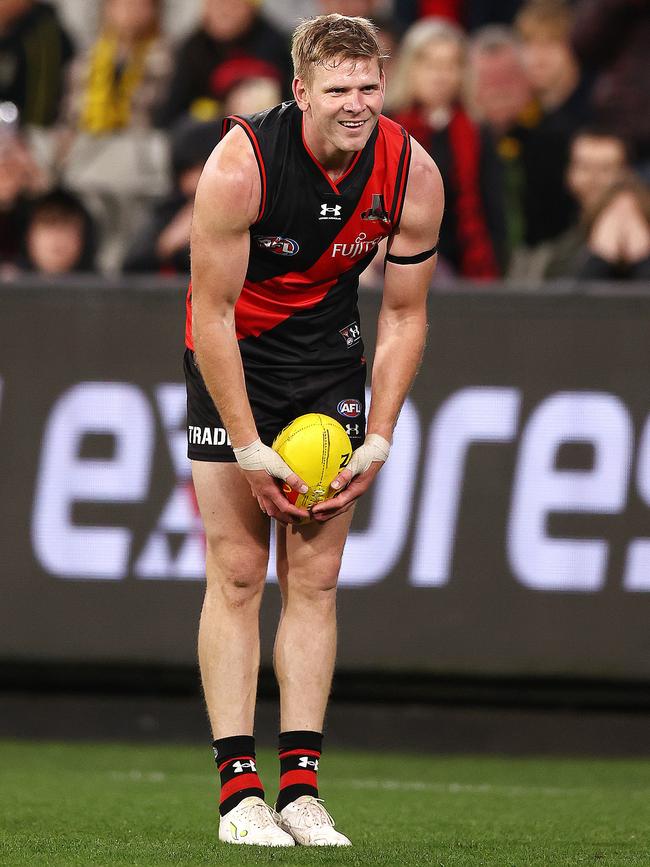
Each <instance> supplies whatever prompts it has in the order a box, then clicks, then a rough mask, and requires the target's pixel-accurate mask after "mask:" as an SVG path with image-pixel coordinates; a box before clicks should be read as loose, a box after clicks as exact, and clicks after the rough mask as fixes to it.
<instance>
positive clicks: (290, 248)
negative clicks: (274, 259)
mask: <svg viewBox="0 0 650 867" xmlns="http://www.w3.org/2000/svg"><path fill="white" fill-rule="evenodd" d="M255 240H256V241H257V245H258V247H261V248H262V249H263V250H268V251H269V253H276V254H277V255H278V256H295V255H296V253H297V252H298V250H299V249H300V245H299V244H298V242H297V241H294V240H293V239H292V238H282V237H281V236H280V235H256V236H255Z"/></svg>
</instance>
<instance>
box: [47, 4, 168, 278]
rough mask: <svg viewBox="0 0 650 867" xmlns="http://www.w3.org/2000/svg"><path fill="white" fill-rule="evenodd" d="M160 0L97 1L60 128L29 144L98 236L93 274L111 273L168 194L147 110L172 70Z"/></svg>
mask: <svg viewBox="0 0 650 867" xmlns="http://www.w3.org/2000/svg"><path fill="white" fill-rule="evenodd" d="M160 6H161V0H138V2H137V3H135V2H133V0H103V2H102V25H101V30H100V33H99V35H98V37H97V38H96V40H95V41H94V43H93V44H92V45H91V46H90V48H89V49H88V51H87V52H85V53H84V54H83V55H82V56H81V57H80V58H79V59H78V60H77V61H76V62H75V63H74V64H73V67H72V70H71V76H70V84H69V92H68V94H67V96H66V99H65V100H64V111H63V113H62V118H61V124H60V126H59V127H58V128H57V130H56V132H55V134H53V135H51V136H40V137H39V138H38V139H35V145H36V146H37V147H38V148H39V150H40V151H41V153H42V154H43V158H44V159H46V160H48V161H49V162H50V163H51V165H52V166H53V167H54V168H55V170H56V171H58V172H59V173H60V177H61V178H62V183H63V184H64V185H65V187H66V188H67V189H70V190H73V191H74V192H76V193H77V194H78V195H79V196H80V197H81V198H82V199H83V201H84V203H85V204H86V206H87V207H88V208H89V209H90V210H91V212H92V213H93V216H94V218H95V220H96V221H97V223H98V225H99V227H100V231H99V236H100V238H101V245H100V246H99V249H98V253H97V261H98V264H99V267H100V268H101V270H103V271H113V270H116V269H117V268H118V267H119V264H120V263H121V260H122V257H123V255H124V245H125V243H126V239H129V240H130V238H131V237H132V232H133V227H134V225H135V224H136V223H137V221H138V219H139V218H141V216H142V214H143V213H144V212H145V211H146V209H147V207H148V205H149V203H150V202H151V200H152V199H153V198H155V197H156V196H161V195H165V194H166V193H167V192H168V190H169V175H168V171H169V166H168V143H167V137H166V135H165V134H163V133H161V132H160V131H159V130H158V129H154V128H153V126H152V111H153V107H154V104H155V103H157V102H158V100H159V99H160V98H161V96H162V93H163V92H164V87H165V85H166V81H167V80H168V76H169V73H170V70H171V50H170V49H169V48H168V46H167V43H166V42H165V40H164V39H163V38H162V37H161V35H160Z"/></svg>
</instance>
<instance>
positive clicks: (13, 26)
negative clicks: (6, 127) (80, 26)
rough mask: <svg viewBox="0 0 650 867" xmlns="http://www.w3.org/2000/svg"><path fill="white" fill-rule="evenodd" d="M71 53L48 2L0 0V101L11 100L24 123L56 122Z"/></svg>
mask: <svg viewBox="0 0 650 867" xmlns="http://www.w3.org/2000/svg"><path fill="white" fill-rule="evenodd" d="M72 55H73V47H72V43H71V41H70V39H69V37H68V35H67V33H66V32H65V30H64V29H63V27H62V26H61V23H60V21H59V18H58V15H57V13H56V11H55V10H54V9H53V8H52V7H51V6H50V5H49V4H48V3H41V2H35V0H0V102H4V101H8V102H13V103H14V104H15V105H16V106H17V107H18V110H19V112H20V116H21V122H22V123H23V124H35V125H37V126H50V125H51V124H52V123H54V121H55V120H56V119H57V116H58V114H59V103H60V100H61V94H62V92H63V78H64V72H65V67H66V64H67V63H68V61H69V60H70V59H71V57H72Z"/></svg>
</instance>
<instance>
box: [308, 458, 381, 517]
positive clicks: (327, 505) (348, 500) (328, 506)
mask: <svg viewBox="0 0 650 867" xmlns="http://www.w3.org/2000/svg"><path fill="white" fill-rule="evenodd" d="M382 466H383V463H377V462H375V463H372V464H371V465H370V467H369V468H368V469H367V470H366V471H365V473H360V474H359V475H358V476H355V477H354V478H353V479H352V481H351V482H350V483H349V485H348V486H347V487H346V488H345V489H344V490H342V491H341V493H340V494H337V495H336V496H335V497H330V499H329V500H323V501H322V502H320V503H316V505H315V506H314V507H313V508H312V509H310V513H311V516H312V518H313V520H314V521H318V522H319V523H324V522H325V521H329V520H331V519H332V518H336V517H337V515H342V514H343V513H344V512H347V511H348V509H351V508H352V506H353V505H354V503H355V502H356V500H358V499H359V497H360V496H361V495H362V494H365V492H366V491H367V490H368V488H369V487H370V485H371V484H372V483H373V481H374V479H375V476H376V475H377V473H378V472H379V470H380V469H381V468H382Z"/></svg>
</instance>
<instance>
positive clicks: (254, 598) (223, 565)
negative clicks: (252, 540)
mask: <svg viewBox="0 0 650 867" xmlns="http://www.w3.org/2000/svg"><path fill="white" fill-rule="evenodd" d="M208 564H209V568H208V570H207V571H208V582H207V592H208V593H209V594H213V593H218V594H219V596H220V597H221V599H222V600H224V601H225V602H226V604H227V605H228V606H229V607H231V608H242V607H244V606H245V605H247V604H249V603H251V602H257V603H259V599H260V597H261V595H262V591H263V590H264V582H265V580H266V570H267V560H266V556H265V553H263V552H260V553H259V554H257V553H255V552H251V551H233V550H231V551H223V550H221V551H220V552H219V554H218V555H217V556H210V557H209V558H208Z"/></svg>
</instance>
